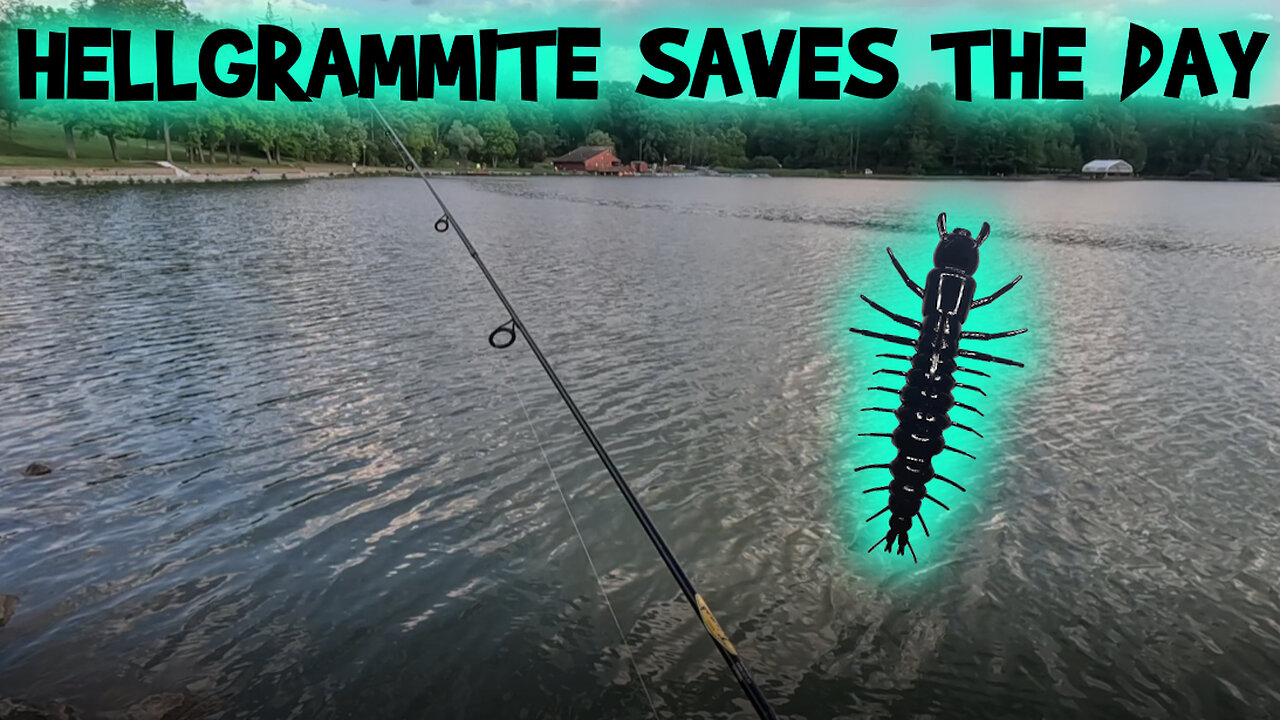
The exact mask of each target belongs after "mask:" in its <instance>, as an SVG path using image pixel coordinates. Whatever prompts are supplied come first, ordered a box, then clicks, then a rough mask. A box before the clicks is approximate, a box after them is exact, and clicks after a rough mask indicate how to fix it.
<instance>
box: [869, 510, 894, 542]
mask: <svg viewBox="0 0 1280 720" xmlns="http://www.w3.org/2000/svg"><path fill="white" fill-rule="evenodd" d="M887 512H889V506H888V505H885V506H884V509H883V510H881V511H880V512H878V513H876V514H875V515H872V516H871V517H869V518H867V522H871V521H872V520H875V519H876V518H878V517H880V516H881V515H883V514H885V513H887ZM877 544H879V543H877Z"/></svg>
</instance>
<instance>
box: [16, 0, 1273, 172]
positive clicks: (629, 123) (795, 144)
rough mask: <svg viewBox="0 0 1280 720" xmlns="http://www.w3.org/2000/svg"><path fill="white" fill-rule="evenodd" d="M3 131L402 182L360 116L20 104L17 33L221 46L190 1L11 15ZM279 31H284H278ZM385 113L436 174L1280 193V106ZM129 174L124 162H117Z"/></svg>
mask: <svg viewBox="0 0 1280 720" xmlns="http://www.w3.org/2000/svg"><path fill="white" fill-rule="evenodd" d="M0 13H2V14H3V15H2V17H0V25H2V26H3V27H0V30H3V35H2V36H0V37H3V39H0V81H3V82H4V83H5V85H4V87H5V88H6V91H5V93H4V96H5V99H4V101H0V121H2V122H3V123H5V124H6V125H7V126H8V128H9V130H10V132H12V128H13V127H14V125H15V124H17V123H21V122H25V121H28V120H42V121H45V122H49V121H52V122H56V123H58V124H59V125H61V126H62V128H63V131H64V135H65V138H66V148H67V154H68V156H69V157H72V158H74V157H75V143H76V139H77V138H84V137H89V136H92V135H94V134H98V135H101V136H103V137H105V138H106V139H107V141H108V143H109V145H110V146H111V148H112V151H113V153H115V152H116V143H117V140H118V139H119V138H149V139H152V140H155V141H157V142H161V143H164V145H165V147H166V149H167V151H168V153H169V154H170V155H171V156H176V157H175V158H174V159H177V160H180V161H186V162H206V163H218V162H223V163H225V162H231V163H235V162H239V161H240V159H241V158H242V157H243V154H245V153H252V154H254V155H256V156H257V157H263V158H266V159H267V160H268V161H269V162H274V163H279V162H282V161H284V159H285V158H291V159H294V160H304V161H334V162H342V163H350V162H360V163H364V164H371V165H392V164H398V157H397V155H396V153H395V152H394V149H393V148H392V147H391V145H390V143H389V142H388V141H387V139H386V138H385V137H384V136H383V134H382V133H380V132H376V127H375V124H374V122H373V118H371V117H370V115H369V111H368V108H367V107H365V106H364V105H363V104H362V102H363V101H357V100H355V99H341V100H333V101H329V100H326V101H323V102H317V103H311V104H293V103H273V104H267V103H256V102H252V101H245V102H222V103H216V104H207V103H200V104H182V103H166V104H164V105H154V106H150V107H151V112H147V113H144V112H143V111H142V110H141V108H140V106H137V105H131V104H123V103H95V104H93V105H92V106H90V105H86V104H83V103H60V102H50V103H44V104H41V105H39V106H36V107H25V106H24V105H22V104H20V103H18V102H16V101H15V100H13V95H14V92H13V91H12V90H11V88H12V86H13V85H12V73H13V64H14V62H15V58H16V52H15V50H14V48H13V47H12V46H11V45H10V46H6V45H5V43H9V44H12V43H13V38H14V33H13V32H12V28H13V27H15V26H18V25H27V26H30V24H32V23H35V24H41V25H44V24H48V25H55V24H56V25H60V26H64V27H65V26H68V25H72V24H91V23H93V22H102V21H104V20H109V19H110V18H117V17H121V16H124V17H139V16H144V17H146V18H148V21H149V22H151V23H152V24H154V25H156V26H163V27H173V28H179V29H181V28H186V29H188V30H200V29H202V28H204V29H207V27H208V24H207V22H206V21H205V20H203V19H202V18H200V17H199V16H197V15H194V14H192V13H191V12H190V11H189V10H188V9H187V8H186V6H185V5H184V4H183V2H182V0H97V2H88V0H77V2H75V3H73V5H72V6H71V7H70V8H69V9H55V8H48V7H43V6H38V5H34V4H30V3H27V2H12V1H11V2H8V3H7V4H6V3H5V2H4V0H0ZM263 19H264V20H267V21H272V20H274V21H275V22H279V21H278V20H275V19H273V18H270V17H267V18H263ZM382 107H383V108H384V112H386V113H387V114H388V115H389V116H390V117H391V118H392V121H393V122H394V124H395V125H396V126H397V128H398V130H399V131H400V132H401V133H402V134H403V138H404V140H405V142H406V145H408V147H409V148H410V150H411V151H412V152H414V154H415V155H417V156H418V157H419V159H420V160H421V161H422V162H423V163H425V164H428V165H430V164H436V163H440V162H442V161H445V160H450V161H466V162H475V163H482V164H485V165H511V164H516V163H519V164H521V165H530V164H534V163H538V162H540V161H543V160H544V159H546V158H549V157H553V156H555V155H557V154H560V153H563V152H567V151H568V150H570V149H572V148H573V147H576V146H577V145H582V144H591V145H612V146H614V147H615V149H616V151H617V153H618V155H619V156H620V157H621V158H622V159H624V160H632V159H640V160H647V161H650V162H654V163H660V162H663V161H666V162H670V163H681V164H686V165H691V166H698V165H713V166H720V167H730V168H779V167H781V168H821V169H828V170H834V171H847V172H861V171H862V170H863V169H867V168H869V169H871V170H873V171H875V172H878V173H886V172H887V173H910V174H956V175H1014V174H1033V173H1053V172H1077V171H1079V169H1080V167H1081V165H1082V164H1083V163H1084V162H1085V161H1087V160H1090V159H1094V158H1122V159H1124V160H1127V161H1129V162H1130V163H1132V164H1133V166H1134V168H1135V169H1136V170H1137V171H1138V172H1141V173H1144V174H1146V175H1149V176H1177V177H1180V176H1187V175H1193V176H1203V177H1214V178H1220V179H1226V178H1243V179H1258V178H1267V177H1271V178H1275V177H1280V106H1267V107H1258V108H1247V109H1238V108H1232V107H1228V106H1225V105H1221V104H1210V103H1204V102H1198V101H1197V102H1193V101H1188V100H1170V99H1166V98H1142V97H1134V98H1130V99H1129V100H1127V101H1125V102H1123V103H1121V102H1120V101H1119V99H1118V98H1117V97H1115V96H1090V97H1088V98H1086V99H1085V100H1083V101H1058V102H1044V103H1040V102H1026V101H1017V102H1012V101H991V100H987V101H985V102H984V101H979V102H974V103H960V102H956V101H954V99H953V96H952V92H951V89H950V88H949V87H942V86H938V85H925V86H921V87H915V88H901V87H900V88H899V89H898V90H896V91H895V92H894V93H893V94H892V95H891V96H890V97H889V98H887V99H885V100H879V101H863V100H855V99H852V98H850V99H847V100H842V101H839V102H834V103H827V104H823V103H817V102H810V103H807V104H805V105H801V104H799V103H797V102H794V101H790V102H789V101H786V100H781V101H776V100H770V101H757V102H755V103H743V102H728V101H720V102H714V101H711V102H709V101H704V100H678V101H660V100H652V99H650V98H646V97H643V96H640V95H637V94H636V93H635V92H634V88H633V87H631V86H630V85H627V84H623V83H605V84H602V85H601V88H600V99H599V100H597V101H590V102H586V101H577V102H575V101H562V102H549V103H548V102H543V103H523V102H519V101H513V102H510V103H506V104H494V103H458V102H444V101H440V100H436V101H430V100H423V101H419V102H417V103H399V102H390V101H389V102H386V103H383V105H382ZM117 159H118V157H117Z"/></svg>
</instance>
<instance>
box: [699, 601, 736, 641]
mask: <svg viewBox="0 0 1280 720" xmlns="http://www.w3.org/2000/svg"><path fill="white" fill-rule="evenodd" d="M693 599H694V601H695V602H696V603H697V604H698V615H699V616H700V617H701V618H702V626H703V627H705V628H706V629H707V632H708V633H709V634H710V635H711V638H712V639H713V640H715V641H716V643H717V644H719V645H720V646H721V647H723V648H724V649H725V650H728V651H729V653H730V654H731V655H737V654H738V651H737V650H736V649H735V648H734V647H733V643H731V642H729V636H728V635H725V634H724V630H721V629H720V623H718V622H716V616H715V615H712V614H711V608H709V607H707V601H706V600H703V599H702V595H694V596H693Z"/></svg>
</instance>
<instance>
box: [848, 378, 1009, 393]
mask: <svg viewBox="0 0 1280 720" xmlns="http://www.w3.org/2000/svg"><path fill="white" fill-rule="evenodd" d="M871 374H872V375H875V373H871ZM904 374H905V373H904ZM956 387H958V388H964V389H965V390H973V391H974V392H976V393H978V394H979V395H981V396H982V397H986V396H987V394H986V393H984V392H982V388H978V387H974V386H972V385H965V384H964V383H956Z"/></svg>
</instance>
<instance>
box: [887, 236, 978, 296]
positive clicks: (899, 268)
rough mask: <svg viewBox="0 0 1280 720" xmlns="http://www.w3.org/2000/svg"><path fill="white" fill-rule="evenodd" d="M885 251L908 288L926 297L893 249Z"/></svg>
mask: <svg viewBox="0 0 1280 720" xmlns="http://www.w3.org/2000/svg"><path fill="white" fill-rule="evenodd" d="M885 250H886V251H887V252H888V253H889V260H890V261H891V262H892V263H893V268H894V269H895V270H897V271H898V274H899V275H901V276H902V282H904V283H906V284H907V287H909V288H911V292H913V293H915V294H916V295H918V296H920V297H924V289H923V288H921V287H920V286H919V285H917V284H916V283H915V281H914V280H912V279H911V277H910V276H909V275H907V271H906V270H903V269H902V264H901V263H899V262H898V258H896V257H894V256H893V249H892V248H885ZM987 302H991V301H990V300H988V301H987Z"/></svg>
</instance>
